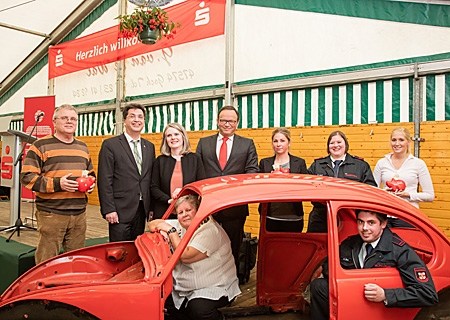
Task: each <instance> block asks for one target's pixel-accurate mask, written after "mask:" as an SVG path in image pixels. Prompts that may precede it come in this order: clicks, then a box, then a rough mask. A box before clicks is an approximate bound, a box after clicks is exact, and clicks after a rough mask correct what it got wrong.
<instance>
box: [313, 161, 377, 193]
mask: <svg viewBox="0 0 450 320" xmlns="http://www.w3.org/2000/svg"><path fill="white" fill-rule="evenodd" d="M308 172H309V173H310V174H315V175H317V176H328V177H334V170H333V165H332V163H331V158H330V156H326V157H323V158H319V159H316V160H314V162H313V163H312V165H311V166H310V167H309V169H308ZM337 177H338V178H344V179H349V180H353V181H358V182H363V183H367V184H370V185H371V186H374V187H378V186H377V183H376V182H375V179H374V178H373V175H372V170H371V169H370V165H369V164H368V163H367V162H366V161H364V159H362V158H359V157H356V156H352V155H351V154H348V153H347V155H346V156H345V160H344V162H343V163H341V165H340V166H339V170H338V174H337Z"/></svg>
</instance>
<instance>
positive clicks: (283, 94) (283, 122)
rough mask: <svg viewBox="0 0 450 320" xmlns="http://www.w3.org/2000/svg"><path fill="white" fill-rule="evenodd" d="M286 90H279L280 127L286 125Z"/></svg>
mask: <svg viewBox="0 0 450 320" xmlns="http://www.w3.org/2000/svg"><path fill="white" fill-rule="evenodd" d="M286 107H287V106H286V91H281V92H280V127H285V126H286Z"/></svg>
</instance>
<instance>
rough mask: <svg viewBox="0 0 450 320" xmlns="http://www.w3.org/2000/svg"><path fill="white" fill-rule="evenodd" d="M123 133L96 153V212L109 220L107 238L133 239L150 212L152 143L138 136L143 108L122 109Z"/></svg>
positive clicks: (142, 229)
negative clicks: (97, 198) (97, 208)
mask: <svg viewBox="0 0 450 320" xmlns="http://www.w3.org/2000/svg"><path fill="white" fill-rule="evenodd" d="M123 119H124V125H125V132H124V133H123V134H121V135H119V136H116V137H113V138H110V139H107V140H105V141H103V144H102V147H101V149H100V153H99V155H98V195H99V200H100V211H101V213H102V215H103V217H104V218H105V219H106V220H107V221H108V222H109V241H111V242H114V241H125V240H135V239H136V237H137V236H138V235H140V234H142V233H143V232H144V229H145V222H146V220H147V219H148V215H149V212H150V182H151V173H152V166H153V162H154V160H155V146H154V145H153V143H151V142H150V141H147V140H145V139H143V138H141V136H140V135H141V131H142V128H143V127H144V121H145V109H144V107H142V106H141V105H140V104H129V105H127V106H126V107H125V108H124V110H123Z"/></svg>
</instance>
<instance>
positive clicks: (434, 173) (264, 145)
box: [80, 121, 450, 237]
mask: <svg viewBox="0 0 450 320" xmlns="http://www.w3.org/2000/svg"><path fill="white" fill-rule="evenodd" d="M399 125H402V126H405V127H406V128H408V129H409V130H410V131H411V134H413V124H412V123H402V124H398V123H396V124H373V125H348V126H340V127H338V126H321V127H298V128H290V130H291V134H292V140H291V153H292V154H293V155H296V156H299V157H302V158H304V159H305V160H306V163H307V166H308V167H309V165H310V164H311V163H312V161H313V160H314V159H315V158H318V157H322V156H325V155H326V141H327V138H328V135H329V134H330V133H331V132H332V131H334V130H341V131H343V132H344V133H345V134H346V135H347V138H348V140H349V144H350V149H349V153H350V154H353V155H358V156H360V157H363V158H364V159H365V160H366V161H367V162H368V163H369V164H370V165H371V167H372V170H373V168H374V167H375V164H376V162H377V161H378V160H379V159H380V158H382V157H383V156H384V155H385V154H386V153H389V151H390V147H389V137H390V133H391V131H392V129H394V128H395V127H398V126H399ZM272 131H273V129H272V128H270V129H239V130H238V134H240V135H242V136H245V137H250V138H252V139H253V140H254V142H255V145H256V149H257V152H258V155H259V159H262V158H265V157H269V156H271V155H272V154H273V153H272V146H271V134H272ZM449 132H450V121H441V122H424V123H422V124H421V137H422V138H424V139H425V142H422V143H421V150H420V157H421V158H422V159H423V160H424V161H425V162H426V163H427V165H428V168H429V170H430V173H431V177H432V179H433V183H434V189H435V193H436V198H435V201H434V202H432V203H423V204H421V209H422V210H423V211H424V212H425V213H426V214H427V215H428V216H429V217H430V218H431V219H432V220H433V221H434V222H435V223H436V224H437V225H438V226H439V227H440V228H441V229H442V230H443V231H444V232H445V233H446V235H447V236H449V237H450V219H449V218H450V197H449V195H450V191H448V185H449V183H450V174H449V170H450V148H448V144H449V142H450V139H449V137H450V136H449ZM212 133H213V132H211V131H196V132H189V133H188V134H189V138H190V141H191V145H192V150H195V148H196V146H197V143H198V140H199V139H200V138H201V137H203V136H208V135H210V134H212ZM143 136H144V137H145V138H147V139H148V140H150V141H152V142H153V143H154V144H155V147H156V152H157V155H158V154H159V147H160V144H161V137H162V134H161V133H155V134H145V135H143ZM108 137H109V136H101V137H98V136H96V137H80V139H81V140H83V141H85V142H86V143H87V144H88V146H89V150H90V152H91V155H92V159H93V162H94V167H95V168H97V160H98V152H99V150H100V147H101V144H102V141H103V140H104V139H106V138H108ZM411 148H412V150H413V144H411ZM89 202H90V203H91V204H96V205H98V204H99V203H98V196H97V193H96V191H95V192H94V193H93V194H92V195H91V196H90V198H89ZM304 206H305V213H306V216H305V219H306V221H305V225H307V218H308V213H309V212H310V208H311V206H310V204H305V205H304ZM245 229H246V231H247V232H251V233H252V234H253V235H258V234H259V216H258V213H257V210H256V205H253V206H251V214H250V216H249V217H248V219H247V223H246V226H245Z"/></svg>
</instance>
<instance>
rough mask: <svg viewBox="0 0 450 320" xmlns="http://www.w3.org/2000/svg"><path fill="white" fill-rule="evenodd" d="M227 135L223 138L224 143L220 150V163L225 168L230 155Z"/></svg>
mask: <svg viewBox="0 0 450 320" xmlns="http://www.w3.org/2000/svg"><path fill="white" fill-rule="evenodd" d="M227 140H228V138H227V137H223V138H222V145H221V146H220V151H219V164H220V167H221V168H222V170H223V168H225V165H226V164H227V157H228V148H227Z"/></svg>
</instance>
